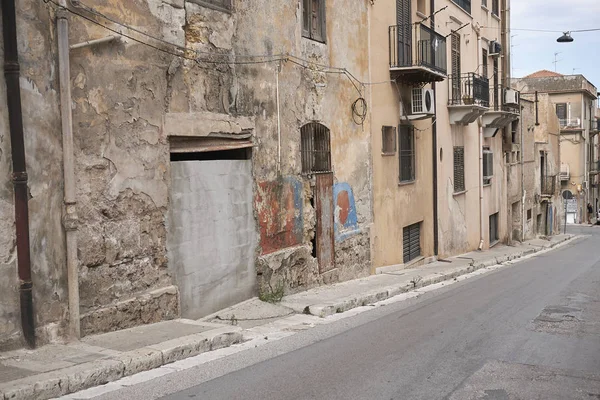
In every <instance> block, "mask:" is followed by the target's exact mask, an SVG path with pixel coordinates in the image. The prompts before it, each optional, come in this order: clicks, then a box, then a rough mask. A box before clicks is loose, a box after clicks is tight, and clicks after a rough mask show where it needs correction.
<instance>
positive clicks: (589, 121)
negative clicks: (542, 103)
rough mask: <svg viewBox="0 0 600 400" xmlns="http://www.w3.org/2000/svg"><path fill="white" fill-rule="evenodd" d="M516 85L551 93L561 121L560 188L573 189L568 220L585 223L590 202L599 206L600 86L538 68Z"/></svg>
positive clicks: (516, 82)
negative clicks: (598, 104)
mask: <svg viewBox="0 0 600 400" xmlns="http://www.w3.org/2000/svg"><path fill="white" fill-rule="evenodd" d="M513 84H514V86H515V87H516V88H517V89H519V90H521V92H522V93H524V94H529V95H533V94H535V92H538V93H545V94H548V96H549V98H550V102H551V103H552V104H553V105H554V106H553V107H554V110H555V113H556V114H557V115H558V119H559V124H560V160H561V167H560V168H561V170H560V186H561V187H560V189H561V192H564V191H569V192H570V193H571V194H572V195H573V200H572V201H569V205H568V213H567V220H568V222H569V223H585V222H587V220H588V213H587V209H586V206H587V204H588V203H591V204H592V205H593V207H594V211H597V210H598V201H599V200H597V199H598V181H597V179H598V176H597V175H598V163H597V160H598V152H597V143H598V136H597V133H598V125H597V123H596V116H595V113H596V108H597V107H596V96H597V89H596V87H595V86H594V85H593V84H592V83H591V82H589V81H588V80H587V79H586V78H585V77H584V76H583V75H561V74H558V73H555V72H551V71H538V72H536V73H534V74H531V75H529V76H526V77H524V78H522V79H517V80H515V81H514V82H513Z"/></svg>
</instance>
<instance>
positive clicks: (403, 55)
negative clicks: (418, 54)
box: [396, 0, 412, 66]
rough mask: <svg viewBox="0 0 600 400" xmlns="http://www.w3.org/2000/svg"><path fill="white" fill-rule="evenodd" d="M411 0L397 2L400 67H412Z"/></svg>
mask: <svg viewBox="0 0 600 400" xmlns="http://www.w3.org/2000/svg"><path fill="white" fill-rule="evenodd" d="M410 3H411V1H410V0H396V22H397V23H398V65H400V66H407V65H412V24H411V21H412V18H411V13H410Z"/></svg>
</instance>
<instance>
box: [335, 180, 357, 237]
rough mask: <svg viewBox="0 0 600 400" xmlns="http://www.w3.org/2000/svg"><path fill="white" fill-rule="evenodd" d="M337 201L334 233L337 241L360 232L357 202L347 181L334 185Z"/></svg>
mask: <svg viewBox="0 0 600 400" xmlns="http://www.w3.org/2000/svg"><path fill="white" fill-rule="evenodd" d="M333 198H334V202H335V214H334V222H335V225H334V234H335V241H336V242H341V241H343V240H346V239H348V238H349V237H351V236H354V235H356V234H358V233H360V229H359V228H358V218H357V216H356V203H355V202H354V194H353V193H352V188H351V187H350V185H349V184H347V183H345V182H341V183H336V184H335V185H333Z"/></svg>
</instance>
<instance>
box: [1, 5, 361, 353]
mask: <svg viewBox="0 0 600 400" xmlns="http://www.w3.org/2000/svg"><path fill="white" fill-rule="evenodd" d="M83 3H84V4H86V5H88V6H92V7H94V8H95V9H96V10H98V11H99V12H101V13H103V14H106V15H108V16H109V17H111V18H113V19H115V20H118V21H121V22H123V23H125V24H128V25H131V26H133V27H136V28H137V29H139V30H141V31H143V32H148V33H150V34H151V35H154V36H157V37H159V38H161V39H164V40H167V41H170V42H172V43H175V44H177V45H180V46H186V47H187V48H190V49H194V50H197V51H200V52H208V53H211V54H213V55H210V56H209V55H204V57H203V59H204V60H206V61H201V62H198V63H196V62H194V61H189V60H182V59H179V58H177V57H174V56H172V55H168V54H164V53H162V52H159V51H157V50H155V49H151V48H149V47H146V46H143V45H141V44H139V43H136V42H135V41H134V40H131V39H127V38H120V39H119V40H117V41H114V42H111V43H104V44H100V45H95V46H92V47H86V48H81V49H77V50H73V51H72V52H71V83H72V97H73V103H72V107H73V127H74V144H75V160H76V166H75V168H76V171H75V172H76V181H77V201H78V204H77V210H78V214H79V219H80V226H79V233H78V256H79V268H80V277H79V281H80V302H81V310H80V311H81V323H82V333H83V334H84V335H89V334H93V333H96V332H106V331H112V330H116V329H122V328H127V327H130V326H134V325H138V324H140V323H150V322H155V321H159V320H163V319H169V318H175V317H177V316H178V315H180V310H179V298H178V296H179V293H178V289H177V286H176V285H175V281H174V278H173V274H172V271H171V270H170V268H169V260H168V257H167V250H166V242H167V237H168V234H169V232H168V228H167V226H166V216H167V214H168V211H169V207H170V205H169V196H168V193H169V190H168V189H169V185H170V141H171V140H175V139H181V138H187V139H194V140H198V138H203V139H207V138H209V139H210V140H212V142H211V143H213V144H214V143H215V141H219V140H220V141H225V142H227V140H229V139H236V140H237V139H244V140H248V138H249V137H250V139H251V140H253V142H254V144H255V145H256V147H255V148H254V150H253V160H252V169H253V177H254V194H255V199H259V196H258V195H259V193H260V185H261V182H262V183H264V184H265V185H267V186H269V185H270V187H273V186H274V187H276V188H277V187H278V186H277V185H278V183H277V182H280V181H281V179H287V178H289V179H292V180H294V181H296V182H298V183H299V185H296V186H295V187H296V188H297V189H298V190H297V191H298V192H299V193H298V196H297V197H298V198H297V199H296V198H295V197H294V201H293V202H292V203H293V210H290V209H288V208H287V207H288V205H289V203H288V202H287V200H288V198H287V197H286V196H287V192H286V190H279V189H275V191H274V195H273V196H271V197H274V200H272V201H276V202H278V203H279V204H282V205H285V206H284V207H282V210H284V211H285V212H287V211H293V212H292V214H293V220H294V224H292V225H293V229H294V232H293V235H292V236H291V237H292V239H293V240H287V239H286V240H283V241H281V242H277V243H275V244H276V246H274V247H273V246H272V248H270V249H269V251H268V252H266V253H265V252H264V251H263V250H264V249H261V247H260V246H259V247H258V248H257V249H256V257H257V267H256V269H257V275H258V280H259V286H261V288H266V287H273V286H276V285H283V286H284V287H285V290H286V292H294V291H298V290H304V289H307V288H309V287H311V286H314V285H317V284H323V283H329V282H333V281H337V280H344V279H350V278H354V277H358V276H364V275H367V274H368V273H369V267H370V258H371V255H370V228H371V226H370V225H371V221H372V207H371V200H370V174H371V172H370V168H371V166H370V143H369V134H370V125H369V120H368V119H367V120H366V121H365V123H364V124H363V125H357V124H355V123H354V122H353V120H352V113H351V104H352V103H353V102H354V101H355V100H356V99H357V98H358V97H360V96H361V95H362V96H363V97H365V98H366V97H367V96H368V93H366V89H365V88H362V87H361V86H360V85H358V88H359V89H360V90H361V91H362V94H359V93H358V92H357V89H356V88H355V86H354V85H353V83H352V82H351V80H350V79H348V77H347V76H345V75H343V74H325V73H323V72H319V71H317V70H316V69H314V68H311V69H305V68H299V67H298V66H296V65H294V64H292V63H290V62H284V63H282V65H281V70H280V71H279V91H280V100H281V104H280V110H281V113H280V115H279V121H280V127H281V129H280V131H281V160H282V162H281V165H280V166H279V165H278V162H277V160H278V142H279V141H278V135H277V132H278V129H277V127H278V115H277V100H276V89H277V86H276V71H277V68H276V67H277V63H263V64H261V63H259V64H251V65H234V64H223V63H213V62H208V61H210V60H212V61H214V60H216V59H220V60H223V58H218V56H215V55H214V54H215V53H221V54H227V55H229V57H230V58H228V59H233V58H231V56H233V55H236V54H241V55H244V54H268V55H269V54H270V55H273V54H283V53H290V54H295V55H297V56H299V57H303V58H306V59H309V60H310V61H311V62H315V63H320V64H331V65H335V66H339V67H342V68H347V69H348V71H350V72H352V74H354V76H356V77H357V78H358V79H360V80H362V81H368V80H369V74H368V51H367V49H368V43H367V38H368V32H367V29H368V23H367V22H368V21H367V6H368V2H365V1H360V0H357V1H356V2H354V3H353V4H352V6H351V7H348V4H347V2H346V1H342V0H334V1H328V2H327V7H328V8H327V40H326V42H327V43H326V44H323V43H318V42H314V41H311V40H309V39H306V38H303V37H302V35H301V8H300V4H301V2H300V1H291V2H289V1H288V2H276V4H272V2H268V1H267V0H252V1H243V2H242V1H239V2H235V9H234V10H233V11H232V12H223V11H219V10H216V9H213V8H209V7H205V6H202V5H201V4H200V3H199V2H196V1H184V0H136V1H128V2H123V1H118V0H99V1H95V2H86V1H83ZM50 10H51V6H50V5H46V4H44V3H43V2H39V1H36V0H23V1H21V2H19V13H20V19H19V30H20V34H21V35H20V40H21V42H20V46H21V47H20V51H21V58H22V60H23V69H22V71H23V77H24V78H23V80H22V86H23V98H24V114H25V117H26V118H25V130H26V132H25V134H26V151H27V154H28V164H29V172H30V191H31V195H32V199H31V200H30V207H31V232H32V255H33V267H34V277H35V278H34V287H35V288H36V290H35V296H36V297H35V300H36V303H35V304H36V311H37V323H38V326H39V327H41V329H43V330H44V332H47V334H46V336H45V337H48V338H50V339H51V338H55V337H57V336H59V335H60V334H61V333H62V331H61V330H60V329H58V328H59V327H61V328H62V327H63V326H64V324H65V321H66V317H67V310H66V302H67V293H66V271H65V260H64V237H63V230H62V226H61V216H62V197H63V192H62V170H61V166H62V154H61V129H60V112H59V105H60V101H59V100H60V99H59V97H58V93H57V91H58V80H57V76H56V75H57V72H56V70H57V68H58V65H57V58H56V36H55V32H54V30H55V28H54V27H55V22H56V21H55V18H54V15H53V12H52V11H50ZM79 12H81V13H83V14H85V15H87V16H89V17H93V16H92V15H91V14H88V13H87V12H86V11H84V10H81V9H80V10H79ZM69 20H70V41H71V43H79V42H83V41H87V40H90V39H96V38H101V37H104V36H106V35H109V34H111V33H110V32H108V31H107V30H105V29H103V28H101V27H99V26H97V25H94V24H91V23H89V22H88V21H85V20H83V19H81V18H77V17H74V16H72V15H70V16H69ZM104 22H106V21H104ZM129 33H130V34H133V35H134V36H136V37H138V38H140V39H142V40H144V41H147V42H152V43H154V44H157V43H155V41H153V40H152V39H150V38H148V37H145V36H143V35H142V36H141V35H139V34H137V33H132V32H129ZM158 45H160V43H158ZM167 47H168V46H167ZM187 55H188V56H189V55H192V56H193V55H194V53H193V52H191V51H190V52H188V54H187ZM240 60H248V58H244V57H239V58H238V61H240ZM355 83H356V82H355ZM2 90H4V89H3V86H0V91H2ZM0 94H2V97H3V98H5V94H4V93H3V92H0ZM0 116H1V118H0V172H2V171H3V174H2V175H3V176H4V177H5V178H4V180H3V181H2V183H1V184H0V212H1V213H2V219H1V220H0V233H2V236H1V239H0V274H1V275H0V277H1V278H2V279H0V282H1V283H0V285H1V286H0V292H1V293H2V297H1V298H0V342H1V341H2V340H4V339H5V338H8V337H10V336H12V335H14V334H16V333H18V329H19V326H18V322H17V321H18V304H17V292H16V266H15V255H14V219H13V213H14V211H13V204H12V203H13V201H12V188H11V183H10V181H9V173H10V170H11V167H10V164H9V161H10V156H9V155H10V146H9V140H8V127H7V116H6V111H5V109H4V108H3V109H2V110H0ZM311 121H318V122H320V123H322V124H323V125H325V126H327V128H329V129H330V131H331V148H332V165H333V170H334V182H335V184H336V185H337V184H344V185H347V187H348V188H350V192H351V193H352V196H351V197H352V200H353V201H352V202H350V201H349V200H348V201H346V200H345V198H344V200H343V201H342V203H340V204H341V206H340V204H338V205H337V206H338V207H337V208H336V213H337V214H336V216H335V220H336V221H338V222H337V223H338V228H340V229H342V230H343V234H340V235H339V236H338V237H337V238H338V239H337V240H336V243H335V246H336V254H335V259H336V265H337V268H336V269H335V270H334V271H332V272H331V273H329V274H326V275H321V274H319V268H318V265H317V262H316V259H315V258H314V257H313V256H312V239H313V237H314V230H315V221H316V219H315V210H314V208H313V206H312V205H311V198H312V196H313V194H312V192H313V190H312V187H311V183H312V182H311V180H310V179H308V178H306V177H303V176H301V174H300V172H301V162H300V140H299V138H300V134H299V132H300V127H301V126H302V125H304V124H305V123H307V122H311ZM34 133H35V134H34ZM206 143H208V142H206ZM229 143H231V142H229ZM286 177H287V178H286ZM278 193H279V194H281V196H280V195H279V194H278ZM348 199H350V196H349V197H348ZM296 200H298V202H296ZM270 206H271V200H269V202H267V203H265V204H263V203H261V201H259V200H256V203H255V210H254V214H255V218H256V219H257V222H258V223H259V224H260V219H259V216H260V215H261V212H262V210H264V208H269V207H270ZM285 212H284V213H283V215H287V214H285ZM264 215H266V216H267V218H272V217H273V215H272V214H269V213H266V214H264ZM277 216H279V214H277ZM349 216H351V217H352V218H351V219H348V218H349ZM298 221H299V222H298ZM349 221H350V222H349ZM271 222H272V221H268V223H271ZM298 224H299V225H298ZM275 226H280V227H283V229H287V227H288V225H287V224H285V223H283V224H281V225H275ZM290 226H291V225H290ZM259 231H260V229H259ZM282 236H283V237H286V234H285V233H284V234H283V235H282ZM263 239H264V238H261V241H263ZM52 324H55V325H52ZM48 327H50V328H51V329H50V328H48Z"/></svg>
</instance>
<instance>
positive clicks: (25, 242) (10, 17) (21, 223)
mask: <svg viewBox="0 0 600 400" xmlns="http://www.w3.org/2000/svg"><path fill="white" fill-rule="evenodd" d="M0 7H1V8H2V27H3V36H4V76H5V80H6V97H7V99H6V103H7V106H8V107H7V108H8V121H9V127H10V145H11V149H12V164H13V173H12V181H13V185H14V191H15V226H16V235H17V268H18V276H19V298H20V304H21V327H22V329H23V337H24V338H25V341H26V342H27V345H28V346H29V347H31V348H34V347H35V326H34V321H33V292H32V289H33V283H32V281H31V253H30V248H29V206H28V204H27V201H28V194H27V165H26V162H25V140H24V137H23V136H24V135H23V112H22V109H21V87H20V85H19V76H20V73H19V68H20V67H19V53H18V48H17V15H16V10H15V0H3V1H2V3H1V6H0Z"/></svg>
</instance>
